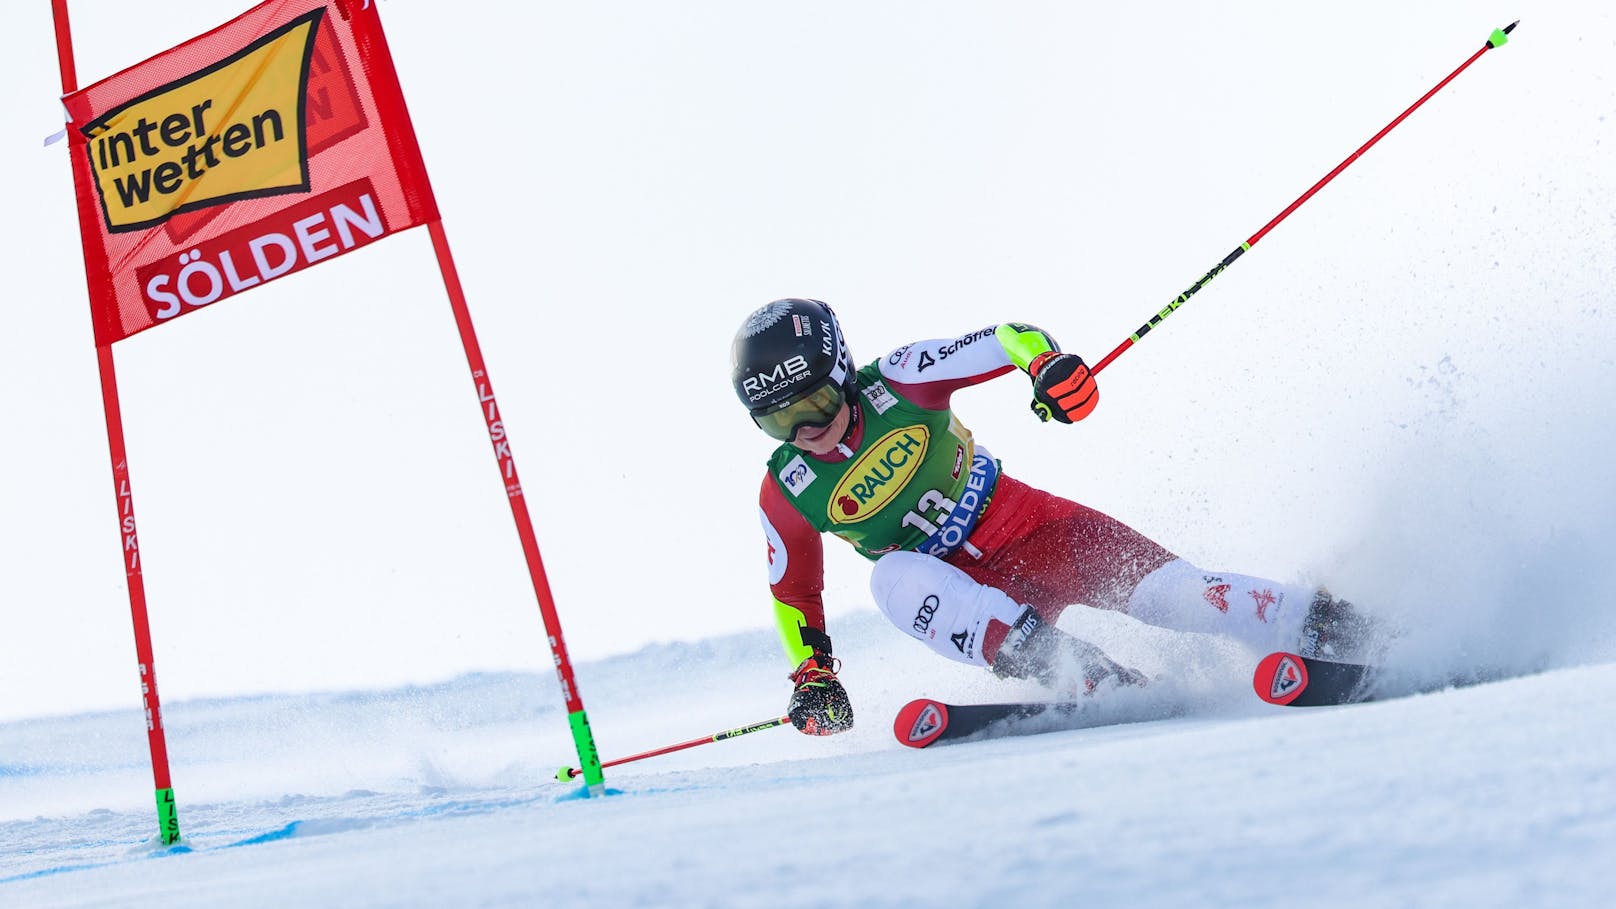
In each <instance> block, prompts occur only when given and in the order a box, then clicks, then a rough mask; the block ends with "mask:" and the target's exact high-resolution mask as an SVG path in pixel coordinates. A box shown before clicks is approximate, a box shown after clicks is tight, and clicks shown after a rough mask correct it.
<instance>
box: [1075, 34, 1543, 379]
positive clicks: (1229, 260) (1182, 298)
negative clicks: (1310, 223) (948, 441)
mask: <svg viewBox="0 0 1616 909" xmlns="http://www.w3.org/2000/svg"><path fill="white" fill-rule="evenodd" d="M1520 24H1521V22H1520V20H1519V19H1517V20H1515V21H1514V22H1511V23H1510V24H1508V25H1506V26H1504V27H1503V28H1497V29H1493V33H1492V34H1491V35H1490V36H1488V38H1487V43H1486V44H1484V45H1482V47H1481V50H1478V51H1476V52H1475V53H1474V54H1471V55H1470V59H1468V60H1466V61H1465V62H1463V63H1461V64H1459V68H1458V69H1456V70H1454V71H1453V72H1451V73H1448V76H1447V78H1445V79H1443V80H1442V81H1441V82H1438V83H1437V84H1436V86H1435V87H1433V88H1432V89H1431V90H1430V91H1428V92H1426V93H1425V94H1423V95H1421V96H1420V100H1418V101H1415V102H1414V103H1413V104H1411V105H1409V107H1408V109H1407V110H1405V111H1403V112H1402V113H1401V114H1398V115H1397V118H1396V119H1394V120H1392V122H1390V123H1388V124H1386V126H1385V128H1384V129H1382V130H1381V131H1380V132H1378V133H1375V135H1374V137H1373V138H1371V139H1370V140H1369V141H1368V142H1365V143H1364V144H1363V145H1360V146H1358V150H1357V151H1355V152H1353V153H1352V154H1350V155H1348V156H1347V159H1346V160H1345V161H1342V162H1341V163H1340V164H1337V165H1336V166H1335V170H1332V171H1330V172H1329V173H1327V174H1325V175H1324V179H1322V180H1320V181H1319V182H1317V183H1315V184H1313V186H1312V187H1311V188H1309V189H1308V191H1307V192H1305V193H1302V194H1301V195H1300V196H1298V197H1297V199H1296V201H1295V202H1292V203H1291V204H1290V205H1287V206H1286V207H1285V210H1284V211H1282V212H1280V213H1279V214H1278V215H1275V216H1274V219H1273V220H1272V221H1269V222H1268V223H1267V224H1264V225H1263V226H1262V230H1259V231H1257V232H1256V233H1254V234H1252V235H1251V238H1250V239H1248V240H1246V242H1244V243H1242V244H1240V245H1239V246H1238V247H1236V248H1235V250H1234V252H1231V253H1229V254H1228V255H1227V256H1224V257H1223V261H1221V262H1219V263H1218V264H1217V265H1214V266H1213V267H1212V270H1211V271H1209V272H1207V273H1206V274H1204V275H1202V276H1201V279H1200V280H1199V281H1196V282H1195V283H1194V284H1192V285H1190V288H1189V290H1186V291H1184V292H1183V293H1181V294H1179V295H1178V297H1177V298H1175V299H1174V300H1173V302H1171V303H1169V304H1167V306H1166V307H1165V308H1163V309H1162V311H1161V312H1158V313H1156V314H1155V315H1154V316H1151V317H1150V321H1149V322H1146V323H1145V324H1144V325H1141V326H1139V330H1138V331H1136V332H1134V333H1133V334H1131V335H1129V336H1128V339H1127V340H1126V341H1123V342H1122V343H1121V344H1119V345H1117V347H1116V349H1115V350H1113V351H1111V352H1110V353H1108V354H1106V355H1105V357H1104V359H1102V360H1100V362H1098V363H1096V364H1094V366H1093V367H1091V368H1090V370H1089V371H1090V372H1091V373H1097V372H1099V371H1100V370H1102V369H1104V368H1106V367H1107V366H1110V365H1111V361H1113V360H1115V359H1116V358H1117V357H1120V356H1122V354H1123V352H1124V351H1126V350H1127V349H1128V348H1130V347H1132V346H1133V345H1134V343H1135V342H1137V341H1138V340H1139V339H1140V338H1143V337H1144V336H1145V335H1146V334H1148V333H1149V332H1150V330H1151V329H1152V328H1155V327H1156V326H1157V325H1159V324H1161V322H1162V320H1164V319H1166V318H1167V317H1168V316H1170V315H1172V314H1173V313H1175V312H1177V311H1178V308H1179V307H1180V306H1183V305H1184V304H1185V303H1186V302H1188V301H1189V298H1190V297H1193V296H1195V294H1196V292H1197V291H1199V290H1200V289H1201V288H1203V287H1205V286H1206V285H1207V283H1208V282H1210V281H1211V280H1212V279H1213V278H1216V277H1217V276H1218V274H1219V273H1220V272H1222V271H1223V270H1224V269H1225V268H1228V267H1229V266H1230V265H1233V264H1234V260H1236V259H1238V258H1240V256H1241V255H1242V254H1244V253H1245V251H1246V250H1248V249H1250V248H1252V247H1253V246H1256V245H1257V241H1258V240H1261V239H1262V238H1263V236H1264V235H1265V234H1267V233H1268V232H1269V231H1270V230H1273V229H1274V227H1275V226H1276V225H1278V224H1279V222H1281V221H1283V220H1285V219H1286V218H1288V217H1290V214H1291V212H1293V211H1295V210H1296V209H1298V208H1300V207H1301V206H1302V203H1303V202H1306V201H1307V200H1308V199H1311V198H1313V194H1314V193H1316V192H1318V191H1319V190H1321V189H1323V188H1324V185H1325V184H1326V183H1329V182H1330V181H1331V180H1334V179H1335V178H1336V175H1337V174H1339V173H1341V172H1342V171H1344V170H1346V169H1347V166H1348V165H1349V164H1351V163H1352V162H1354V161H1356V160H1358V157H1359V156H1360V155H1362V154H1363V153H1364V152H1366V151H1368V150H1369V149H1370V147H1372V146H1373V145H1374V144H1375V143H1376V142H1379V141H1380V140H1381V137H1383V136H1385V135H1386V134H1387V133H1389V132H1391V131H1392V129H1393V128H1394V127H1396V126H1397V124H1399V123H1402V122H1403V120H1404V119H1406V118H1407V117H1408V115H1409V114H1412V113H1414V111H1415V110H1416V109H1418V108H1419V106H1420V105H1422V104H1424V103H1425V102H1426V101H1429V100H1430V99H1431V96H1432V95H1434V94H1436V93H1437V92H1439V91H1441V90H1442V88H1443V87H1444V86H1446V85H1447V84H1448V83H1449V82H1452V81H1453V79H1454V77H1456V76H1458V75H1459V74H1460V73H1462V72H1464V71H1465V69H1467V68H1468V67H1469V66H1470V64H1472V63H1475V62H1476V61H1477V60H1478V59H1480V58H1481V55H1482V54H1485V53H1487V52H1488V51H1490V50H1492V49H1493V48H1495V47H1502V46H1504V45H1505V44H1507V43H1508V42H1509V33H1510V32H1512V31H1514V30H1515V26H1517V25H1520Z"/></svg>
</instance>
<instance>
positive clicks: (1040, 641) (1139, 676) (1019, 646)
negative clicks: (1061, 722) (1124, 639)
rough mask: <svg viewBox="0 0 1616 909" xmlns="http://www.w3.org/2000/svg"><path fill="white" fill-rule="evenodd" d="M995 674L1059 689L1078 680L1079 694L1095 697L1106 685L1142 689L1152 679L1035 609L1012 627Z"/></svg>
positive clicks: (1024, 614)
mask: <svg viewBox="0 0 1616 909" xmlns="http://www.w3.org/2000/svg"><path fill="white" fill-rule="evenodd" d="M992 669H993V674H994V675H996V676H998V677H999V678H1001V679H1009V678H1013V679H1035V680H1037V681H1038V682H1040V683H1042V684H1043V685H1044V686H1045V687H1047V688H1055V689H1059V688H1062V687H1064V685H1066V684H1070V683H1071V682H1072V681H1074V678H1073V677H1074V674H1075V675H1076V680H1078V681H1080V683H1081V688H1079V690H1078V692H1077V693H1078V694H1085V695H1086V694H1093V693H1094V691H1095V690H1096V689H1098V688H1099V687H1101V686H1102V685H1104V684H1106V683H1108V682H1109V683H1112V684H1113V685H1115V686H1116V687H1122V686H1135V687H1138V686H1142V685H1144V684H1145V683H1146V682H1148V681H1149V679H1148V677H1146V675H1145V674H1144V673H1142V672H1140V671H1139V670H1137V669H1130V668H1128V667H1126V666H1123V665H1121V664H1120V663H1117V662H1116V661H1114V660H1112V659H1111V658H1110V657H1108V656H1106V655H1105V652H1104V651H1102V650H1100V648H1098V647H1096V646H1094V645H1093V644H1090V643H1089V642H1087V641H1083V640H1079V639H1078V638H1074V637H1072V636H1071V635H1069V634H1067V633H1066V632H1064V631H1061V630H1060V629H1058V628H1056V627H1055V626H1054V625H1051V624H1049V623H1047V622H1045V621H1044V620H1043V619H1042V618H1041V617H1039V615H1038V613H1037V612H1036V611H1035V610H1033V608H1032V607H1031V606H1028V607H1027V609H1026V610H1025V611H1024V612H1022V613H1021V617H1020V618H1018V619H1016V623H1015V624H1014V625H1012V626H1011V628H1010V634H1009V635H1007V636H1006V637H1005V639H1004V643H1003V644H1001V645H1000V646H999V653H998V655H997V656H995V657H994V659H993V666H992Z"/></svg>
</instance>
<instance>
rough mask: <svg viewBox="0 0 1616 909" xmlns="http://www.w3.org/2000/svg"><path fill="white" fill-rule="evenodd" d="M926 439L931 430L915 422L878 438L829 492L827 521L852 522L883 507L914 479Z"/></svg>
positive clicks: (928, 438)
mask: <svg viewBox="0 0 1616 909" xmlns="http://www.w3.org/2000/svg"><path fill="white" fill-rule="evenodd" d="M930 440H931V433H930V432H929V431H928V430H927V429H926V427H925V426H922V425H919V424H917V425H914V426H905V427H903V428H902V429H894V430H893V431H891V432H889V433H887V434H886V435H884V436H882V437H881V438H880V439H878V440H877V441H876V442H875V444H874V445H871V446H870V450H869V451H867V452H865V453H864V456H863V457H861V458H859V459H858V460H857V461H856V462H854V464H853V466H852V467H849V468H848V469H847V473H845V474H843V475H842V481H841V482H840V483H837V484H836V489H835V490H834V491H833V492H831V495H830V506H829V509H828V510H829V514H830V521H831V523H832V524H852V523H855V522H857V521H862V520H864V519H865V518H868V517H869V516H870V515H872V514H875V513H876V512H878V511H880V510H881V509H882V508H884V507H885V506H886V504H887V503H888V502H890V501H892V499H893V497H894V496H896V495H897V494H898V493H900V492H902V491H903V488H904V487H905V486H907V485H909V481H910V480H912V479H914V476H915V473H916V472H917V471H919V470H920V465H921V463H922V462H924V461H925V459H926V445H927V444H928V443H929V442H930Z"/></svg>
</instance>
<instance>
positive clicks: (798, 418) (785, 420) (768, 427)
mask: <svg viewBox="0 0 1616 909" xmlns="http://www.w3.org/2000/svg"><path fill="white" fill-rule="evenodd" d="M846 401H847V395H846V394H845V393H844V392H843V391H842V386H841V385H838V384H836V383H835V382H826V383H825V384H823V385H821V386H819V387H818V388H815V389H814V390H813V391H810V392H808V393H807V394H805V395H803V396H802V397H800V398H797V399H796V400H794V401H792V402H791V403H789V404H786V405H785V406H783V407H781V408H779V409H777V410H771V411H768V412H766V413H755V414H752V421H753V422H755V423H757V425H758V428H759V429H761V430H763V431H764V432H766V433H768V434H769V437H770V438H774V439H779V440H780V441H782V442H789V441H791V439H792V437H793V436H795V435H796V434H797V430H799V429H801V428H803V427H804V426H812V427H815V428H817V427H820V426H829V425H830V424H831V421H833V420H835V419H836V414H837V413H839V412H840V411H841V409H842V405H843V404H844V403H846Z"/></svg>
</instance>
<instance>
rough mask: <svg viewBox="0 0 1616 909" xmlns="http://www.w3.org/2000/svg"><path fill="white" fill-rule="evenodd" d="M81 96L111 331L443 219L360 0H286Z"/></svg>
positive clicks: (71, 107)
mask: <svg viewBox="0 0 1616 909" xmlns="http://www.w3.org/2000/svg"><path fill="white" fill-rule="evenodd" d="M64 103H65V104H66V106H67V112H68V116H69V118H70V121H71V123H70V125H69V127H68V134H69V136H70V138H71V143H72V149H71V153H72V159H73V178H74V184H75V187H76V190H77V195H78V205H79V209H80V216H81V217H80V224H81V225H82V227H83V232H84V237H83V239H84V247H85V262H86V268H87V271H88V273H89V275H88V277H89V288H90V306H91V310H92V312H93V314H94V319H95V336H96V343H97V344H111V343H112V342H114V341H119V340H122V339H124V338H127V337H129V336H130V335H132V334H135V333H136V332H140V331H144V330H146V329H148V328H151V327H153V326H156V325H161V324H163V323H164V322H167V321H170V320H172V319H175V318H177V317H179V316H182V315H185V314H187V313H190V312H194V311H196V310H197V309H200V308H202V307H205V306H208V305H210V304H213V303H217V302H219V301H220V300H223V299H226V298H228V297H231V296H234V295H235V294H238V293H241V292H242V291H245V290H248V289H250V288H253V287H257V286H259V285H261V284H263V283H265V282H268V281H273V280H274V279H276V278H279V277H282V276H285V275H288V274H291V273H293V272H296V271H299V270H301V269H304V268H307V267H309V266H311V265H316V264H318V263H320V262H324V261H326V260H328V259H331V258H335V257H337V256H340V255H342V254H343V253H346V252H349V251H350V250H354V249H358V248H359V247H361V246H365V245H368V244H370V243H373V242H375V241H376V240H379V239H381V238H382V237H385V236H387V235H388V234H393V233H397V232H399V231H402V230H405V229H408V228H410V227H415V226H417V225H420V224H425V223H428V222H431V221H435V220H437V218H438V213H437V204H436V202H435V201H434V200H433V198H432V189H431V186H430V185H429V184H428V182H427V178H426V167H425V165H424V164H423V163H422V161H421V153H420V149H419V148H418V146H417V145H416V141H415V131H414V129H413V128H412V127H411V126H410V120H409V114H408V112H407V111H406V110H405V107H404V96H403V93H402V92H401V91H400V89H399V85H398V78H397V76H396V75H395V74H394V72H393V63H392V57H391V56H390V55H389V53H388V51H387V44H386V41H385V39H384V38H383V36H382V32H381V27H380V24H379V23H378V21H377V19H376V16H375V10H374V9H372V8H370V4H369V3H363V4H362V3H361V2H360V0H269V2H266V3H262V4H259V5H258V6H256V7H254V8H252V9H251V10H248V11H247V12H245V13H243V14H242V15H241V16H238V17H237V18H235V19H233V20H231V21H230V22H227V23H225V24H224V25H221V26H219V27H218V28H216V29H214V30H212V31H210V32H208V33H207V34H204V35H200V36H198V37H196V38H193V39H191V40H190V41H187V42H185V43H184V44H181V45H179V46H178V47H175V48H172V49H171V50H168V51H165V52H163V53H161V54H158V55H157V56H155V57H152V58H151V59H149V60H146V61H144V62H142V63H138V64H136V65H134V66H132V67H130V68H128V69H126V70H124V71H122V72H120V73H118V74H116V75H114V76H111V77H109V78H107V79H103V80H102V81H100V82H97V83H96V84H94V85H91V86H88V87H86V88H83V89H80V90H78V91H75V92H73V93H72V94H70V95H68V96H66V98H65V99H64Z"/></svg>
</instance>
